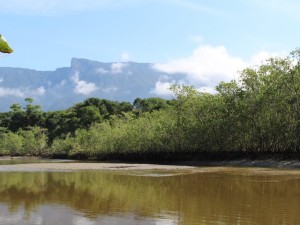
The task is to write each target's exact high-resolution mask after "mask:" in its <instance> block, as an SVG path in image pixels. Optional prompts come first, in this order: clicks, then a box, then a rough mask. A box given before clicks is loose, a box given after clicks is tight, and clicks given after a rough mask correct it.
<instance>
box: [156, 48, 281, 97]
mask: <svg viewBox="0 0 300 225" xmlns="http://www.w3.org/2000/svg"><path fill="white" fill-rule="evenodd" d="M274 56H279V54H277V53H269V52H266V51H261V52H258V53H257V54H255V55H253V56H252V57H251V58H250V59H249V60H244V59H242V58H240V57H236V56H233V55H232V54H230V53H229V52H228V51H227V49H226V48H225V47H224V46H210V45H200V46H199V47H198V48H196V49H195V50H194V51H193V53H192V55H191V56H188V57H186V58H180V59H174V60H171V61H169V62H166V63H161V64H154V65H153V69H155V70H157V71H160V72H164V73H167V74H170V75H172V74H182V75H183V76H184V77H185V78H184V80H183V81H182V80H181V81H176V83H178V82H181V83H185V84H188V85H193V86H195V87H196V88H197V89H198V90H200V91H205V92H210V93H212V92H213V90H214V88H215V86H216V85H218V84H219V83H220V82H221V81H225V82H229V81H231V80H235V79H237V78H238V76H239V72H240V71H242V70H243V69H245V68H246V67H249V66H253V65H260V64H261V63H262V62H263V61H264V60H266V59H268V58H270V57H274ZM174 82H175V81H172V83H174ZM170 84H171V83H170V82H169V81H165V82H164V81H162V80H161V79H160V80H159V81H157V83H156V84H155V88H154V90H152V93H155V94H158V95H166V94H167V89H168V86H170Z"/></svg>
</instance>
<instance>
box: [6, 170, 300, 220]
mask: <svg viewBox="0 0 300 225" xmlns="http://www.w3.org/2000/svg"><path fill="white" fill-rule="evenodd" d="M147 174H148V175H149V176H147ZM153 174H158V175H157V176H156V175H155V176H154V175H153ZM165 174H166V175H163V173H158V172H153V171H152V172H144V173H142V174H141V172H138V173H132V172H128V171H127V172H103V171H102V172H99V171H81V172H34V173H30V172H3V173H0V224H43V225H44V224H61V225H77V224H82V225H85V224H87V225H90V224H124V225H126V224H130V225H135V224H146V225H148V224H149V225H157V224H158V225H161V224H164V225H175V224H176V225H177V224H180V225H193V224H195V225H197V224H201V225H202V224H204V225H211V224H224V225H232V224H243V225H244V224H246V225H247V224H300V218H299V216H298V215H299V212H300V179H299V177H298V176H297V175H286V176H283V175H277V176H276V175H273V176H265V175H263V176H262V175H244V173H243V169H241V173H240V174H238V173H237V172H236V171H235V173H234V174H231V173H228V172H226V173H225V172H224V173H222V172H220V171H218V172H213V173H209V172H207V173H192V174H177V173H171V172H168V173H165Z"/></svg>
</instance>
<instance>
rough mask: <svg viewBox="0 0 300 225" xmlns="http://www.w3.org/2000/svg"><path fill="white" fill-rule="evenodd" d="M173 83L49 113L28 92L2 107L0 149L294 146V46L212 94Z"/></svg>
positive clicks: (135, 151) (138, 152) (148, 151)
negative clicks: (160, 92) (163, 94)
mask: <svg viewBox="0 0 300 225" xmlns="http://www.w3.org/2000/svg"><path fill="white" fill-rule="evenodd" d="M216 66H217V65H216ZM171 89H172V91H173V93H174V96H175V98H174V99H173V100H164V99H161V98H148V99H139V98H138V99H136V100H135V101H134V103H133V104H130V103H126V102H121V103H119V102H112V101H109V100H104V99H98V98H89V99H87V100H86V101H84V102H83V103H79V104H77V105H75V106H73V107H71V108H70V109H67V110H62V111H55V112H43V111H42V110H41V108H40V107H39V106H36V105H33V102H32V99H30V98H28V99H26V101H27V103H28V104H27V105H26V106H25V107H24V108H22V107H21V106H20V105H19V104H14V105H12V106H11V111H9V112H6V113H1V114H0V129H1V130H0V153H1V154H2V155H42V156H51V157H58V156H59V157H81V158H97V159H142V160H158V159H162V158H163V159H174V158H179V159H180V158H181V157H183V156H195V155H201V156H203V155H205V154H206V155H207V154H215V153H220V154H222V155H224V154H225V155H235V154H237V153H239V154H250V153H251V154H253V153H255V154H264V153H272V154H273V153H280V154H281V153H283V154H297V153H299V152H300V50H297V51H294V52H292V53H291V54H290V55H289V56H288V57H286V58H271V59H269V60H268V61H266V62H264V63H263V64H262V65H260V66H256V67H251V68H246V69H245V70H243V71H241V72H240V78H239V80H236V81H231V82H228V83H225V82H221V83H220V84H219V85H218V86H217V87H216V91H217V93H215V94H208V93H201V92H198V91H197V90H195V89H194V88H193V87H189V86H184V85H174V86H173V87H172V88H171Z"/></svg>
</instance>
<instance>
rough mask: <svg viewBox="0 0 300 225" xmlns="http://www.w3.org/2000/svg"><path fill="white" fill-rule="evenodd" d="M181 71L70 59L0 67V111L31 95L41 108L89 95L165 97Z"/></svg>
mask: <svg viewBox="0 0 300 225" xmlns="http://www.w3.org/2000/svg"><path fill="white" fill-rule="evenodd" d="M183 77H184V75H183V74H173V75H170V74H167V73H164V72H161V71H159V70H157V69H154V66H153V64H151V63H136V62H114V63H102V62H96V61H91V60H87V59H78V58H73V59H72V60H71V66H70V67H64V68H58V69H56V70H55V71H36V70H31V69H24V68H9V67H1V68H0V101H1V104H0V111H7V110H9V107H10V106H11V105H12V104H14V103H19V104H21V105H23V104H24V99H25V98H27V97H30V98H33V99H34V103H35V104H40V105H41V106H42V108H43V110H59V109H66V108H68V107H70V106H72V105H74V104H75V103H78V102H80V101H83V100H85V99H86V98H89V97H98V98H104V99H109V100H115V101H128V102H133V101H134V99H135V98H137V97H139V98H147V97H154V96H159V97H168V96H170V95H168V94H169V92H168V86H169V84H170V83H172V82H176V81H177V82H178V81H180V80H181V79H183Z"/></svg>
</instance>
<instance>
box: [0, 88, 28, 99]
mask: <svg viewBox="0 0 300 225" xmlns="http://www.w3.org/2000/svg"><path fill="white" fill-rule="evenodd" d="M5 96H15V97H20V98H24V97H25V93H24V92H23V91H21V90H20V89H18V88H5V87H0V97H5Z"/></svg>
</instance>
